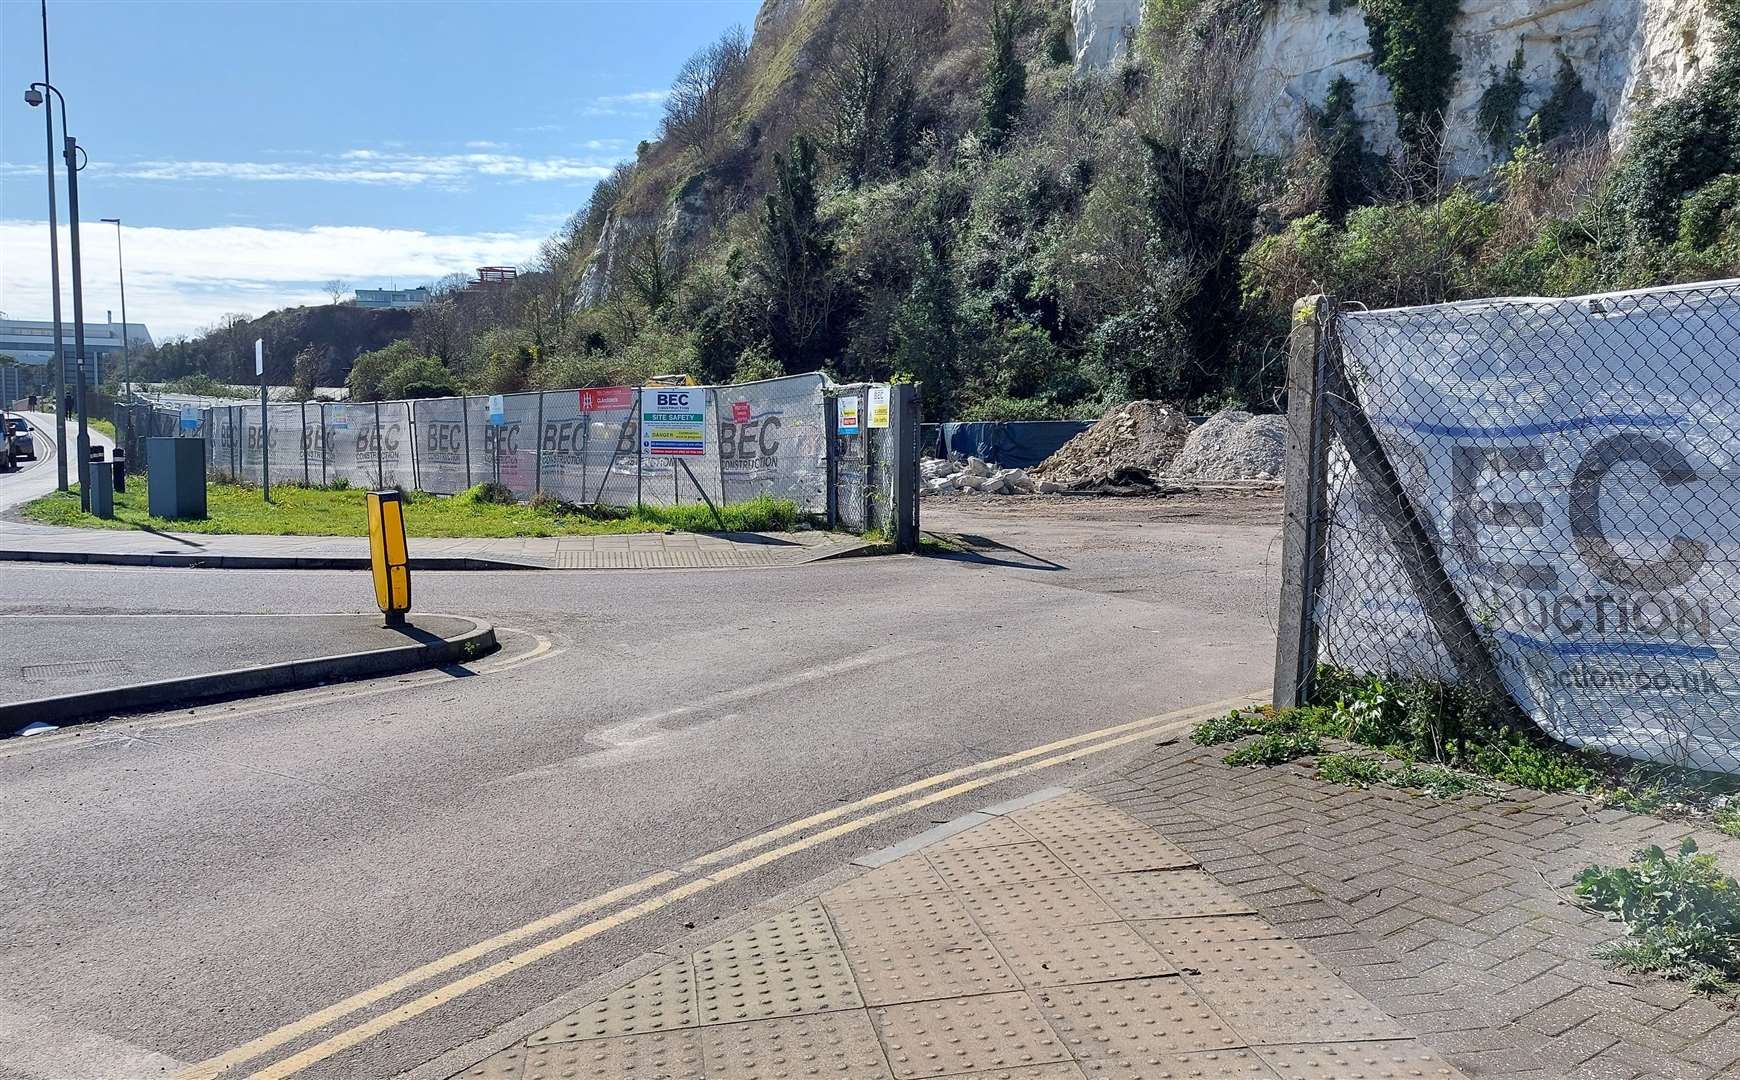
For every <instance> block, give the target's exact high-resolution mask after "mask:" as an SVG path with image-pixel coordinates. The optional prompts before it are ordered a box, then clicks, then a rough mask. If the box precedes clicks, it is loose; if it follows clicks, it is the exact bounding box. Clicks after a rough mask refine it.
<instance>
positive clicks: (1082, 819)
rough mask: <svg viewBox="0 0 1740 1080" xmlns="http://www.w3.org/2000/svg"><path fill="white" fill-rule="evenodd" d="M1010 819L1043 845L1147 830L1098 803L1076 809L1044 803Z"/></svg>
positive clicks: (1126, 815) (1130, 818) (1136, 822)
mask: <svg viewBox="0 0 1740 1080" xmlns="http://www.w3.org/2000/svg"><path fill="white" fill-rule="evenodd" d="M1009 817H1010V818H1011V819H1012V820H1013V821H1014V822H1015V823H1016V824H1017V825H1020V826H1021V827H1022V828H1023V829H1025V830H1026V831H1027V832H1029V833H1031V834H1032V835H1033V837H1034V839H1036V840H1043V841H1045V842H1046V843H1050V842H1051V841H1053V840H1058V839H1062V838H1063V837H1066V836H1093V835H1096V834H1098V833H1115V832H1133V831H1135V830H1138V829H1145V828H1147V826H1146V825H1143V824H1142V823H1141V822H1140V821H1137V820H1136V819H1135V818H1133V817H1131V816H1130V815H1128V814H1126V813H1124V812H1123V811H1121V810H1114V809H1112V808H1111V807H1109V806H1107V805H1105V804H1104V803H1099V802H1091V803H1086V804H1082V805H1079V806H1059V805H1058V804H1057V803H1055V802H1046V803H1040V804H1039V805H1038V806H1031V807H1028V808H1027V809H1025V810H1018V811H1016V812H1015V813H1013V814H1010V815H1009Z"/></svg>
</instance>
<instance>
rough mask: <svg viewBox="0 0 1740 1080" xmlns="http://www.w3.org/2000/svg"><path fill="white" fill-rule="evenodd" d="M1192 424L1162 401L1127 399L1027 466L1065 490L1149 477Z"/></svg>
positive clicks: (1165, 462)
mask: <svg viewBox="0 0 1740 1080" xmlns="http://www.w3.org/2000/svg"><path fill="white" fill-rule="evenodd" d="M1193 426H1194V425H1192V424H1191V422H1190V417H1189V416H1187V415H1185V412H1184V410H1183V409H1181V408H1179V407H1178V406H1176V405H1170V404H1167V403H1166V402H1164V401H1132V402H1130V403H1129V404H1128V405H1119V406H1117V407H1116V408H1113V409H1112V410H1111V411H1109V412H1107V413H1106V415H1105V416H1103V417H1101V418H1100V419H1099V420H1098V421H1097V422H1096V423H1095V424H1094V426H1093V427H1091V428H1088V429H1087V430H1086V431H1084V432H1082V433H1081V434H1080V435H1077V436H1076V437H1075V438H1073V439H1071V440H1069V441H1068V442H1066V443H1064V444H1063V446H1062V447H1060V448H1059V449H1058V451H1057V453H1055V454H1053V455H1051V456H1050V457H1048V458H1046V459H1045V460H1044V461H1043V462H1041V463H1040V464H1039V466H1038V467H1037V468H1035V469H1034V470H1033V474H1034V475H1035V476H1037V477H1039V478H1040V479H1042V480H1050V481H1053V482H1054V483H1057V484H1061V485H1063V487H1064V488H1065V489H1067V490H1070V491H1092V490H1095V489H1097V488H1100V487H1102V486H1105V485H1113V486H1129V484H1130V483H1131V482H1132V481H1137V480H1138V479H1139V477H1140V476H1142V475H1144V474H1145V475H1146V476H1147V477H1148V479H1149V482H1150V483H1152V481H1153V478H1155V477H1158V476H1159V475H1160V474H1161V473H1163V472H1165V471H1166V467H1167V466H1168V465H1170V464H1172V459H1173V458H1174V457H1176V456H1177V455H1178V451H1180V450H1181V449H1183V448H1184V442H1185V440H1186V439H1188V438H1189V437H1190V430H1191V428H1192V427H1193Z"/></svg>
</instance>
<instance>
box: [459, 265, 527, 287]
mask: <svg viewBox="0 0 1740 1080" xmlns="http://www.w3.org/2000/svg"><path fill="white" fill-rule="evenodd" d="M519 273H520V272H519V270H518V269H517V268H515V267H512V266H480V267H478V268H477V279H476V280H475V281H472V282H470V283H468V284H467V285H466V286H465V291H466V292H479V291H481V290H483V289H500V288H505V287H506V286H508V285H512V284H513V283H514V278H516V277H518V276H519Z"/></svg>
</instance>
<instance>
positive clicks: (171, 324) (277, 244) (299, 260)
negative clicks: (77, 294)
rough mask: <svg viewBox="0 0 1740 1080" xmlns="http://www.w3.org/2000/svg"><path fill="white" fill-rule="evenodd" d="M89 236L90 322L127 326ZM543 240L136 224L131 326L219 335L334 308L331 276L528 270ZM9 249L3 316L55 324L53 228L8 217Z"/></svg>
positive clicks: (108, 255) (0, 231) (112, 271)
mask: <svg viewBox="0 0 1740 1080" xmlns="http://www.w3.org/2000/svg"><path fill="white" fill-rule="evenodd" d="M68 236H69V230H68V228H67V226H65V225H62V226H61V229H60V237H61V288H62V300H61V303H62V308H63V312H64V314H65V316H66V317H67V318H69V319H70V318H71V309H72V284H71V280H70V278H69V276H68V274H69V271H68V267H69V266H70V265H71V262H70V259H69V257H68V255H67V237H68ZM82 236H83V238H84V241H85V242H84V245H83V248H84V250H83V256H84V280H85V290H84V292H85V316H86V318H87V319H88V320H90V321H93V322H100V321H102V319H103V314H104V312H105V311H107V310H110V309H112V310H113V311H114V313H115V318H116V319H119V318H120V317H121V303H120V293H119V289H118V287H117V285H116V266H115V245H114V237H113V235H112V230H111V229H110V228H109V227H108V226H103V227H102V229H101V230H96V229H93V228H91V227H90V226H88V225H87V226H86V227H85V228H84V229H83V230H82ZM542 241H543V237H542V236H541V235H539V236H534V235H523V234H517V233H475V234H446V235H443V234H434V233H425V232H420V231H417V230H414V229H376V228H368V227H361V226H342V225H322V226H315V227H313V228H308V229H290V228H273V229H262V228H253V227H245V226H218V227H213V228H201V229H158V228H132V227H129V228H128V229H127V233H126V249H127V317H128V318H129V319H131V320H132V321H133V322H142V323H145V324H146V325H147V326H148V327H149V328H150V330H151V333H152V336H153V337H155V338H156V339H157V340H159V341H162V340H163V339H165V338H167V337H172V336H175V335H178V334H187V333H192V332H194V331H196V330H198V329H200V328H202V327H205V326H209V325H211V324H212V323H213V322H215V321H216V320H217V318H218V316H220V315H223V314H224V313H226V312H231V311H240V312H246V313H248V314H251V315H262V314H264V313H265V312H267V311H269V310H271V309H273V308H278V307H284V306H287V305H295V304H312V303H322V304H323V303H327V302H328V299H329V298H328V297H327V296H326V294H325V292H324V290H323V289H322V288H321V287H320V283H321V282H323V281H327V280H330V279H332V278H342V279H344V280H346V281H349V282H351V283H352V284H353V285H356V286H362V287H365V288H366V287H369V286H371V285H377V284H385V283H389V282H397V283H399V284H403V285H410V284H417V283H420V282H425V281H433V280H435V279H436V278H439V277H442V276H444V275H446V274H450V273H453V272H455V271H464V272H470V271H472V270H475V269H476V268H477V267H479V266H492V265H507V266H514V265H524V264H525V263H527V262H528V261H530V260H531V258H532V257H533V256H534V255H535V254H536V253H537V250H538V246H539V244H540V243H541V242H542ZM0 251H4V252H6V257H5V258H4V259H3V260H0V310H3V311H5V312H6V313H7V314H9V315H11V316H13V317H15V318H21V319H46V318H48V312H49V306H50V305H49V291H50V290H49V285H48V280H47V279H48V274H47V265H48V223H47V222H45V221H19V220H0Z"/></svg>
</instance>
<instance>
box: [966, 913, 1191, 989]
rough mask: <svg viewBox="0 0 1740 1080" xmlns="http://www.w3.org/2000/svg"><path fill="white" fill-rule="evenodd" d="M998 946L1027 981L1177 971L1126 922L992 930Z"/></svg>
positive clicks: (1052, 981)
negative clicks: (995, 931) (1126, 924)
mask: <svg viewBox="0 0 1740 1080" xmlns="http://www.w3.org/2000/svg"><path fill="white" fill-rule="evenodd" d="M991 941H992V943H993V944H994V945H996V946H997V951H998V952H1000V953H1002V954H1003V958H1004V959H1006V960H1008V961H1009V966H1010V967H1011V968H1012V969H1014V971H1015V974H1016V976H1018V977H1019V978H1020V979H1021V981H1022V983H1023V984H1025V985H1027V986H1060V985H1062V984H1064V983H1093V982H1106V981H1108V980H1112V979H1139V978H1144V977H1147V976H1151V975H1175V974H1177V973H1178V969H1177V968H1175V967H1173V966H1172V964H1171V963H1169V962H1168V961H1167V960H1166V958H1165V957H1164V956H1161V955H1160V952H1159V950H1158V949H1155V948H1154V946H1152V945H1150V944H1148V943H1147V942H1146V941H1143V940H1142V936H1141V935H1140V934H1138V933H1136V931H1134V930H1132V929H1130V928H1129V927H1128V926H1125V925H1124V924H1123V923H1099V924H1097V925H1094V926H1053V927H1039V926H1034V927H1030V928H1028V929H1022V930H1007V931H999V932H997V933H994V934H992V935H991Z"/></svg>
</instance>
